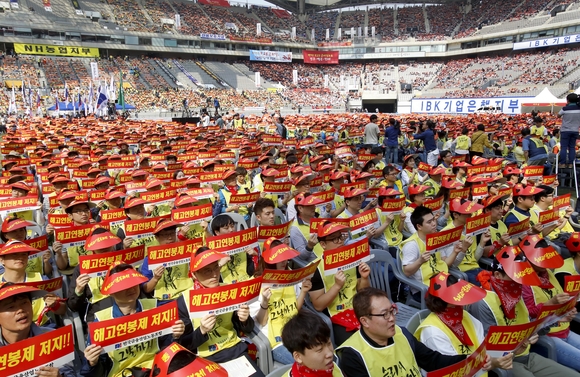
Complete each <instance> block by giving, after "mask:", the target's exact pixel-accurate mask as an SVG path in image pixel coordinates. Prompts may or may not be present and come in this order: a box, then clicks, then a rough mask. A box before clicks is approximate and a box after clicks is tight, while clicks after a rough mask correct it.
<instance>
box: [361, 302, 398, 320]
mask: <svg viewBox="0 0 580 377" xmlns="http://www.w3.org/2000/svg"><path fill="white" fill-rule="evenodd" d="M398 312H399V308H397V305H396V304H393V305H392V306H391V309H390V310H387V311H386V312H384V313H382V314H367V316H368V317H383V319H384V320H385V321H388V320H389V318H390V317H391V316H393V318H395V317H396V316H397V313H398Z"/></svg>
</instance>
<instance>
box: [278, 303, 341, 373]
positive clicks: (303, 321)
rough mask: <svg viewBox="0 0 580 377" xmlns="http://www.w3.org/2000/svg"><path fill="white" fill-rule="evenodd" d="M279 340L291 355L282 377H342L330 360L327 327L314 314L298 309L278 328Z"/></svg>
mask: <svg viewBox="0 0 580 377" xmlns="http://www.w3.org/2000/svg"><path fill="white" fill-rule="evenodd" d="M282 343H283V344H284V347H286V349H287V350H288V351H290V353H292V357H293V358H294V364H292V368H291V369H290V371H288V373H286V374H284V377H302V376H328V377H330V376H332V377H341V376H343V374H342V371H341V370H340V368H339V367H338V365H336V363H335V362H334V347H333V345H332V342H331V340H330V329H329V328H328V326H327V325H326V323H324V321H323V320H322V319H321V318H320V317H319V316H317V315H316V314H314V313H312V312H310V311H308V310H301V311H299V312H298V314H296V315H295V316H294V317H293V318H291V319H290V320H289V321H288V322H287V323H286V324H285V325H284V328H283V329H282Z"/></svg>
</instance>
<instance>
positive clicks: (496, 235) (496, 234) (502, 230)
mask: <svg viewBox="0 0 580 377" xmlns="http://www.w3.org/2000/svg"><path fill="white" fill-rule="evenodd" d="M496 225H497V229H496V228H495V227H493V226H490V227H489V233H490V235H491V242H496V241H498V242H499V239H500V238H501V236H502V235H503V234H506V233H507V231H508V228H507V226H506V225H505V223H504V222H503V221H501V220H498V221H497V223H496ZM510 244H511V240H510ZM498 252H499V250H496V251H495V253H494V256H495V255H497V253H498Z"/></svg>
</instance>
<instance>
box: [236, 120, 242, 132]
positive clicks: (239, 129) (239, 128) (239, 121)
mask: <svg viewBox="0 0 580 377" xmlns="http://www.w3.org/2000/svg"><path fill="white" fill-rule="evenodd" d="M234 128H235V129H236V130H238V131H243V130H244V120H243V119H234Z"/></svg>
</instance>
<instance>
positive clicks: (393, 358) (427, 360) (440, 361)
mask: <svg viewBox="0 0 580 377" xmlns="http://www.w3.org/2000/svg"><path fill="white" fill-rule="evenodd" d="M353 306H354V312H355V315H356V318H357V319H358V320H359V322H360V324H361V328H360V330H359V331H357V332H356V333H355V334H354V335H353V336H351V337H350V338H349V339H348V340H347V341H346V342H344V343H343V344H342V345H341V346H339V347H338V348H337V350H336V352H337V354H338V356H339V359H340V361H339V365H340V368H341V369H342V370H344V373H345V374H346V375H347V376H349V377H370V376H373V377H374V376H382V375H384V372H383V370H385V368H389V367H392V366H398V369H399V370H403V371H405V375H407V376H419V375H421V372H420V370H419V368H421V369H424V370H426V371H428V372H429V371H433V370H437V369H441V368H444V367H446V366H449V365H452V364H455V363H458V362H460V361H461V360H463V359H465V355H457V356H445V355H442V354H441V353H439V352H437V351H433V350H431V349H429V348H428V347H427V346H425V345H424V344H423V343H421V342H419V341H418V340H417V339H415V337H414V336H413V335H412V334H411V333H410V332H409V331H407V329H405V328H400V327H399V326H397V325H395V317H396V315H397V306H396V305H395V304H393V303H391V301H390V300H389V298H388V296H387V293H386V292H384V291H381V290H380V289H376V288H366V289H363V290H361V291H359V292H358V293H357V294H356V295H355V296H354V300H353ZM282 336H284V335H282ZM490 366H491V364H490V362H489V360H488V362H486V365H485V368H484V369H489V367H490Z"/></svg>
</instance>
